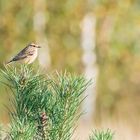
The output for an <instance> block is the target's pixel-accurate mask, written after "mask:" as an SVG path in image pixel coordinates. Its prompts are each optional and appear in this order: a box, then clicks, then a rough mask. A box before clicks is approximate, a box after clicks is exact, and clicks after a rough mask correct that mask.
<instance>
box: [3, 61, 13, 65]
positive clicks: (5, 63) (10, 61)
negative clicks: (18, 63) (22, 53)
mask: <svg viewBox="0 0 140 140" xmlns="http://www.w3.org/2000/svg"><path fill="white" fill-rule="evenodd" d="M11 62H13V61H12V60H10V61H8V62H6V63H5V65H8V64H10V63H11Z"/></svg>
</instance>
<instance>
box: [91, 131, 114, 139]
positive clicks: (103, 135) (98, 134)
mask: <svg viewBox="0 0 140 140" xmlns="http://www.w3.org/2000/svg"><path fill="white" fill-rule="evenodd" d="M113 135H114V134H113V133H112V132H111V131H110V130H109V129H107V130H106V131H97V130H95V131H94V132H93V134H92V135H91V136H90V137H89V140H113Z"/></svg>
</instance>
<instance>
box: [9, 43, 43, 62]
mask: <svg viewBox="0 0 140 140" xmlns="http://www.w3.org/2000/svg"><path fill="white" fill-rule="evenodd" d="M38 48H41V47H40V46H39V45H36V44H34V43H31V44H29V45H28V46H26V47H25V48H24V49H23V50H21V51H20V52H19V53H18V54H17V55H16V56H15V57H13V58H12V59H11V60H10V61H9V62H8V63H7V64H9V63H11V62H14V61H18V62H19V63H23V64H31V63H33V62H34V60H35V59H36V57H37V55H38Z"/></svg>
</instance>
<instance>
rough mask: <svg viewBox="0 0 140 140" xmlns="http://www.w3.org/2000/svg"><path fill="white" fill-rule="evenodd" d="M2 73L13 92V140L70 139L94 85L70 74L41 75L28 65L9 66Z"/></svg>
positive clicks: (11, 111)
mask: <svg viewBox="0 0 140 140" xmlns="http://www.w3.org/2000/svg"><path fill="white" fill-rule="evenodd" d="M2 74H3V76H4V78H5V79H6V83H5V84H6V85H7V86H8V87H9V88H10V89H11V91H12V99H11V107H12V109H11V110H10V116H11V123H10V125H11V127H10V132H9V135H10V138H11V139H13V140H19V139H20V140H21V139H23V140H26V139H28V140H32V139H37V140H46V139H47V140H70V138H71V136H72V135H73V132H74V129H75V123H76V120H77V119H78V118H79V116H80V113H77V111H78V108H79V105H80V103H81V102H82V100H83V99H84V97H82V93H83V92H84V91H85V90H86V88H87V86H88V85H89V83H90V82H87V81H86V80H85V79H84V78H83V77H78V76H75V75H71V74H69V73H66V72H65V73H64V74H58V73H56V74H55V75H54V76H46V75H41V74H39V73H35V72H34V71H33V69H32V68H30V67H28V66H21V67H20V68H15V67H6V68H5V69H4V70H2Z"/></svg>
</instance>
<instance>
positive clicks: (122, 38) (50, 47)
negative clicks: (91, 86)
mask: <svg viewBox="0 0 140 140" xmlns="http://www.w3.org/2000/svg"><path fill="white" fill-rule="evenodd" d="M88 13H90V15H92V16H93V17H94V18H95V19H96V29H95V31H96V32H95V34H96V37H95V39H96V40H95V42H96V43H95V50H94V53H95V54H96V57H97V60H96V67H97V68H98V77H97V83H96V84H97V85H96V87H97V96H96V108H95V113H94V115H93V121H94V122H96V123H97V124H98V125H100V124H101V123H103V122H107V121H109V122H111V124H114V123H117V122H124V124H125V125H126V128H127V127H128V126H129V127H130V130H132V131H131V132H137V131H139V129H140V121H139V118H140V39H139V38H140V1H139V0H55V1H54V0H24V1H19V0H12V1H9V0H0V67H1V68H2V67H3V63H4V62H6V61H8V60H9V59H10V58H11V56H13V55H14V54H16V53H17V52H18V51H19V50H21V49H22V48H24V47H25V46H26V45H27V44H28V43H30V42H32V41H35V42H37V43H39V44H40V42H39V41H42V40H43V39H42V38H46V39H47V51H48V52H47V54H46V55H49V57H48V59H49V61H48V62H49V66H48V67H47V70H46V72H52V71H54V70H58V71H61V70H65V69H67V70H68V71H70V72H73V73H78V74H82V73H83V72H84V69H85V65H84V64H83V60H82V56H83V53H84V52H83V49H82V47H81V44H82V43H81V42H82V40H81V34H82V29H81V28H82V27H81V26H82V25H81V22H82V21H83V19H84V17H85V16H86V15H87V14H88ZM38 15H40V17H42V23H38V21H37V20H38V19H40V21H41V18H37V17H38ZM44 20H45V21H44ZM40 25H42V26H40ZM37 26H39V30H38V29H37ZM41 27H42V28H41ZM44 47H45V46H44ZM42 56H45V55H42ZM42 59H46V57H45V58H42ZM46 62H47V61H46ZM35 64H36V65H39V62H38V61H36V62H35ZM1 80H2V79H1ZM0 88H1V90H0V112H1V113H0V120H1V122H2V123H8V121H9V116H8V113H7V111H6V110H5V109H4V108H5V107H4V104H8V102H9V100H8V94H7V89H5V87H3V85H2V84H1V85H0ZM124 129H125V128H124ZM124 129H122V130H124ZM132 135H133V133H132ZM129 138H130V137H129ZM132 139H133V137H132Z"/></svg>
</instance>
